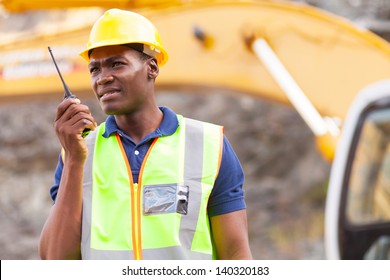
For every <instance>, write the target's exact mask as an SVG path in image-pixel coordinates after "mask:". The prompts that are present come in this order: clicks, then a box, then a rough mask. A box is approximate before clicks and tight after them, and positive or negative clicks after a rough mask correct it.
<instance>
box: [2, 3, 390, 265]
mask: <svg viewBox="0 0 390 280" xmlns="http://www.w3.org/2000/svg"><path fill="white" fill-rule="evenodd" d="M2 5H3V8H4V11H5V13H23V12H25V11H30V10H37V9H65V8H72V9H71V10H70V11H73V12H70V13H69V17H68V18H65V19H64V20H63V21H62V22H61V23H60V24H57V25H56V23H55V22H50V23H47V24H42V25H41V26H40V28H39V29H37V30H36V31H33V32H30V33H22V34H17V36H5V37H4V38H2V40H1V42H0V53H1V55H0V88H1V91H0V97H2V96H4V97H8V98H13V97H20V96H25V95H37V94H39V95H42V94H53V93H55V94H59V93H60V92H62V91H63V89H62V86H61V84H59V81H58V76H57V73H56V70H55V68H54V67H53V65H52V61H51V58H50V55H49V53H48V52H47V46H49V45H50V46H51V48H52V49H53V52H54V53H55V55H56V59H57V61H58V63H59V67H60V68H61V71H62V74H63V76H64V79H65V80H66V81H67V83H68V85H69V87H70V88H72V91H74V92H75V93H77V94H82V93H83V92H89V91H90V82H89V74H88V71H87V69H86V65H85V63H84V61H82V59H81V58H80V57H79V56H78V53H79V52H80V51H81V50H82V49H83V48H84V45H83V43H84V42H87V38H88V34H89V31H90V29H91V27H92V24H93V22H94V20H95V19H97V18H98V17H99V16H100V15H101V14H102V13H103V12H104V10H105V9H106V8H113V7H116V8H122V9H129V10H133V11H136V12H138V13H140V14H143V15H145V16H146V17H148V18H149V19H150V20H151V21H152V22H153V23H154V24H155V25H156V27H157V29H158V30H159V31H160V33H161V36H162V38H163V43H164V45H165V47H166V49H167V50H168V53H169V63H168V64H167V65H165V66H164V67H162V68H161V71H160V75H159V79H158V81H157V86H158V88H160V89H162V88H165V89H168V88H169V89H178V88H182V87H187V88H189V87H190V88H191V91H194V90H195V91H199V92H201V91H204V90H205V89H208V88H210V87H216V88H223V89H228V90H229V91H236V92H240V93H243V94H248V95H252V96H261V97H262V98H268V99H272V100H275V101H278V102H282V103H285V104H289V105H291V106H293V107H294V108H295V109H296V110H297V111H298V112H299V114H300V115H301V116H302V118H303V119H304V121H305V122H306V123H307V125H308V126H309V127H310V129H311V130H312V131H313V133H314V135H315V136H316V141H317V144H318V148H319V150H320V151H321V153H322V154H323V156H324V157H325V158H326V159H328V160H329V161H330V162H332V171H331V178H330V184H329V190H328V197H327V205H326V218H325V220H326V221H325V222H326V224H325V243H326V254H327V257H328V258H330V259H378V258H382V259H383V258H390V179H389V180H388V182H389V184H387V179H386V178H387V177H386V176H389V174H390V170H389V172H388V173H386V172H385V171H386V170H387V169H386V168H390V167H388V165H389V166H390V160H389V159H388V157H387V156H386V153H387V151H389V153H390V148H389V149H388V148H387V145H388V144H389V143H390V137H389V136H390V82H389V81H384V80H386V79H390V45H389V43H388V42H387V41H385V40H383V39H382V38H380V37H379V36H377V35H375V34H374V33H372V32H370V31H368V30H364V29H361V28H359V27H357V26H355V25H354V24H353V23H351V22H349V21H347V20H345V19H343V18H340V17H337V16H335V15H332V14H330V13H327V12H325V11H322V10H319V9H316V8H314V7H311V6H308V5H305V4H302V3H297V2H291V1H271V0H269V1H266V0H258V1H255V0H252V1H251V0H242V1H240V0H238V1H223V0H207V1H204V0H193V1H190V0H187V1H179V0H171V1H169V0H167V1H162V0H160V1H152V0H127V1H126V0H122V1H121V0H116V1H104V0H100V1H99V0H93V1H92V0H89V1H88V0H84V1H83V0H75V1H44V0H35V1H29V0H3V1H2ZM80 11H82V12H80ZM75 16H78V17H77V18H75ZM75 23H76V24H75ZM184 62H185V63H184ZM43 85H44V86H43ZM368 147H369V149H368ZM389 147H390V146H389ZM389 158H390V157H389ZM363 171H364V172H363ZM389 177H390V176H389Z"/></svg>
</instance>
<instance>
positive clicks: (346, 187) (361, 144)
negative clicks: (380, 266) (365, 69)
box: [325, 80, 390, 259]
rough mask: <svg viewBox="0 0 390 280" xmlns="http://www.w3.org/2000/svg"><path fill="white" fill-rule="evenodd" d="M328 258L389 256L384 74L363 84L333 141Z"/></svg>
mask: <svg viewBox="0 0 390 280" xmlns="http://www.w3.org/2000/svg"><path fill="white" fill-rule="evenodd" d="M325 222H326V224H325V229H326V232H325V244H326V252H327V257H328V258H330V259H390V80H389V81H382V82H379V83H376V84H374V85H371V86H369V87H367V88H366V89H364V90H363V91H362V92H361V93H360V94H359V95H358V96H357V98H356V100H355V102H354V104H353V105H352V106H351V109H350V112H349V114H348V116H347V118H346V120H345V126H344V129H343V131H342V135H341V137H340V141H339V144H338V146H337V150H336V154H335V158H334V164H333V166H332V170H331V177H330V182H329V190H328V197H327V203H326V219H325Z"/></svg>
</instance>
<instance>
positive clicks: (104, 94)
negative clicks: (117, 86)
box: [100, 90, 119, 99]
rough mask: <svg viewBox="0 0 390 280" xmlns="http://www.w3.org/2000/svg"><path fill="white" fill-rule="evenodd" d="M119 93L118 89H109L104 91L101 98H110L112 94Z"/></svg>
mask: <svg viewBox="0 0 390 280" xmlns="http://www.w3.org/2000/svg"><path fill="white" fill-rule="evenodd" d="M117 93H119V91H118V90H109V91H106V92H105V93H103V95H101V96H100V99H106V98H109V97H110V96H112V95H114V94H117Z"/></svg>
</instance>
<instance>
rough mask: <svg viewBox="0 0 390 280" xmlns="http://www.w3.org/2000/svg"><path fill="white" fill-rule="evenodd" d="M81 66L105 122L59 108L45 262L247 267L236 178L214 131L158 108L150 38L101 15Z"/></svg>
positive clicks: (157, 56)
mask: <svg viewBox="0 0 390 280" xmlns="http://www.w3.org/2000/svg"><path fill="white" fill-rule="evenodd" d="M81 55H82V56H83V57H84V58H85V59H86V60H87V61H88V62H89V71H90V73H91V80H92V88H93V91H94V93H95V95H96V97H97V99H98V100H99V103H100V105H101V107H102V109H103V111H104V112H105V113H106V114H108V115H109V116H108V118H107V120H106V122H105V123H103V124H101V125H100V126H97V124H96V122H95V121H94V119H93V117H92V116H91V114H90V111H89V109H88V107H87V106H85V105H82V104H80V101H79V100H78V99H76V98H74V99H65V100H64V101H63V102H62V103H61V104H60V105H59V106H58V108H57V114H56V120H55V124H54V127H55V130H56V133H57V135H58V138H59V140H60V143H61V145H62V147H63V153H62V154H61V155H60V160H59V163H58V166H57V170H56V174H55V184H54V186H53V187H52V189H51V196H52V198H53V200H54V201H55V203H54V204H53V206H52V209H51V212H50V214H49V217H48V219H47V221H46V223H45V226H44V228H43V231H42V234H41V239H40V246H39V250H40V255H41V258H43V259H80V258H83V259H212V258H218V259H251V258H252V256H251V252H250V249H249V245H248V233H247V221H246V210H245V202H244V198H243V191H242V184H243V180H244V178H243V172H242V168H241V165H240V163H239V161H238V159H237V157H236V155H235V154H234V151H233V149H232V148H231V146H230V144H229V142H228V141H227V139H226V137H224V136H223V131H222V127H220V126H217V125H213V124H209V123H204V122H199V121H195V120H191V119H187V118H184V117H182V116H180V115H176V114H175V113H174V112H173V111H171V110H170V109H169V108H166V107H158V106H157V104H156V99H155V95H154V82H155V79H156V77H157V76H158V74H159V66H161V65H163V64H164V63H165V62H166V61H167V58H168V56H167V53H166V51H165V49H164V47H163V46H162V44H161V41H160V37H159V34H158V32H157V30H156V29H155V27H154V26H153V25H152V24H151V23H150V22H149V21H148V20H147V19H146V18H144V17H142V16H140V15H138V14H135V13H132V12H129V11H123V10H118V9H112V10H108V11H107V12H106V13H105V14H104V15H103V16H102V17H101V18H100V19H98V20H97V22H96V23H95V25H94V26H93V28H92V30H91V34H90V39H89V42H88V45H87V48H86V50H85V51H84V52H83V53H82V54H81ZM85 129H90V130H91V133H90V134H89V135H88V136H87V137H86V138H85V139H84V138H83V137H82V132H83V131H84V130H85Z"/></svg>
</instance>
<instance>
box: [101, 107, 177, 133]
mask: <svg viewBox="0 0 390 280" xmlns="http://www.w3.org/2000/svg"><path fill="white" fill-rule="evenodd" d="M159 108H160V110H161V112H162V113H163V120H162V122H161V124H160V127H159V128H157V129H156V130H155V131H154V132H152V133H151V134H149V137H147V138H151V137H152V138H155V137H161V136H169V135H172V134H173V133H175V131H176V130H177V128H178V126H179V120H178V119H177V115H176V113H175V112H174V111H172V110H171V109H170V108H168V107H163V106H162V107H159ZM116 132H118V133H120V134H123V132H122V131H121V130H120V129H119V127H118V125H117V124H116V121H115V117H114V116H112V115H110V116H108V117H107V119H106V129H105V131H104V133H103V137H105V138H108V137H109V136H110V135H111V134H113V133H116Z"/></svg>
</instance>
